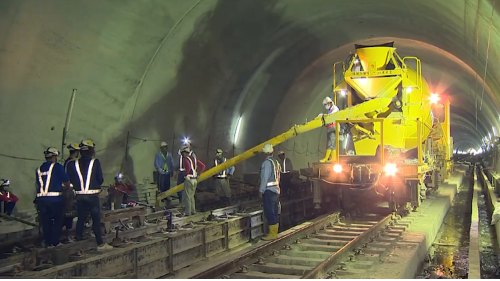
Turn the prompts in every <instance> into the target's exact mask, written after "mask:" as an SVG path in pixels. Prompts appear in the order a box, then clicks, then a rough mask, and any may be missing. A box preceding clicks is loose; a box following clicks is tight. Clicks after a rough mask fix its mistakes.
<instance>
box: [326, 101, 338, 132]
mask: <svg viewBox="0 0 500 281" xmlns="http://www.w3.org/2000/svg"><path fill="white" fill-rule="evenodd" d="M337 111H339V108H338V107H337V106H336V105H332V107H331V108H330V109H328V114H332V113H334V112H337ZM326 127H327V128H333V127H335V123H330V124H327V125H326Z"/></svg>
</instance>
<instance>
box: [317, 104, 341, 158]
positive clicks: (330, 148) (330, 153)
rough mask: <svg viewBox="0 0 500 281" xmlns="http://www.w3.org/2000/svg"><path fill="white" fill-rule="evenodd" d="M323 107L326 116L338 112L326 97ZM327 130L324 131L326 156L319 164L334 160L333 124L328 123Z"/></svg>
mask: <svg viewBox="0 0 500 281" xmlns="http://www.w3.org/2000/svg"><path fill="white" fill-rule="evenodd" d="M323 105H324V106H325V108H326V110H327V114H332V113H335V112H337V111H339V108H338V107H337V106H336V105H335V103H333V100H332V99H331V98H330V97H326V98H325V99H324V100H323ZM325 126H326V128H327V130H326V154H325V158H323V159H321V160H319V162H321V163H324V162H327V161H328V160H330V159H335V146H336V139H335V137H336V136H335V123H328V124H326V125H325Z"/></svg>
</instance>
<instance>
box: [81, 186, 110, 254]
mask: <svg viewBox="0 0 500 281" xmlns="http://www.w3.org/2000/svg"><path fill="white" fill-rule="evenodd" d="M76 212H77V214H78V221H77V222H76V239H77V240H82V239H83V226H84V225H85V221H86V219H87V215H88V213H89V212H90V217H91V218H92V230H94V234H95V240H96V242H97V245H98V246H99V245H102V244H103V241H102V234H101V206H100V205H99V195H97V194H92V195H81V194H78V195H77V196H76Z"/></svg>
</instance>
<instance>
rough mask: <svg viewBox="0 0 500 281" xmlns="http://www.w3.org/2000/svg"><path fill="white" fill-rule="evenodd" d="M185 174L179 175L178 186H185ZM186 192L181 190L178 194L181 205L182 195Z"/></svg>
mask: <svg viewBox="0 0 500 281" xmlns="http://www.w3.org/2000/svg"><path fill="white" fill-rule="evenodd" d="M184 180H185V178H184V172H182V171H180V172H179V174H178V175H177V185H179V184H183V183H184ZM183 192H184V190H181V191H179V192H177V196H178V197H179V204H182V195H183Z"/></svg>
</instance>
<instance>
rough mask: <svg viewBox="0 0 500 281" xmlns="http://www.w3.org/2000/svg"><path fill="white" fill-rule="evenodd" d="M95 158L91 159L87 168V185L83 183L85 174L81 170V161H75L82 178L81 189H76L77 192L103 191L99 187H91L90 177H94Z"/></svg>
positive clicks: (79, 176) (93, 192)
mask: <svg viewBox="0 0 500 281" xmlns="http://www.w3.org/2000/svg"><path fill="white" fill-rule="evenodd" d="M94 161H95V159H92V160H90V164H89V169H88V170H87V178H86V180H85V185H83V176H82V172H81V171H80V163H78V161H75V168H76V173H77V174H78V178H79V179H80V188H81V190H80V191H75V192H76V194H97V193H99V192H101V190H99V189H89V187H90V178H91V177H92V169H93V168H94Z"/></svg>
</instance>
